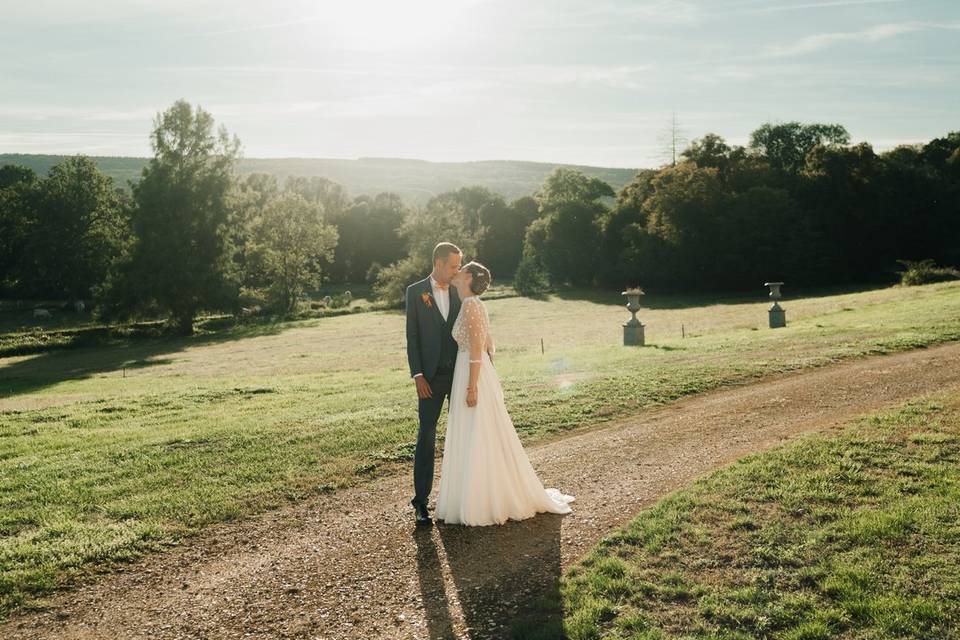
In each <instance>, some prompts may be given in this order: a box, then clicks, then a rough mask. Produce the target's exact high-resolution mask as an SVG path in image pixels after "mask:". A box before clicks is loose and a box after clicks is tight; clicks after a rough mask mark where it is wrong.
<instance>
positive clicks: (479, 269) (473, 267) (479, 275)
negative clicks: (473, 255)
mask: <svg viewBox="0 0 960 640" xmlns="http://www.w3.org/2000/svg"><path fill="white" fill-rule="evenodd" d="M463 268H464V269H466V270H467V271H469V272H470V275H471V276H473V277H472V278H471V279H470V291H473V293H474V295H480V294H481V293H483V292H484V291H486V290H487V287H489V286H490V269H487V268H486V267H485V266H483V265H482V264H480V263H479V262H476V261H475V260H471V261H470V262H468V263H467V264H465V265H463Z"/></svg>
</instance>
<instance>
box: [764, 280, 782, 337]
mask: <svg viewBox="0 0 960 640" xmlns="http://www.w3.org/2000/svg"><path fill="white" fill-rule="evenodd" d="M763 285H764V286H766V287H770V298H771V299H772V300H773V305H772V306H771V307H770V309H769V310H768V311H767V314H768V315H769V317H770V328H771V329H780V328H782V327H785V326H787V312H786V310H785V309H784V308H783V307H781V306H780V305H779V304H778V303H777V300H779V299H780V297H781V296H780V287H781V286H783V283H782V282H764V283H763Z"/></svg>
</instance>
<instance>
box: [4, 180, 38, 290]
mask: <svg viewBox="0 0 960 640" xmlns="http://www.w3.org/2000/svg"><path fill="white" fill-rule="evenodd" d="M38 184H39V180H38V178H37V174H36V173H34V172H33V170H31V169H28V168H27V167H21V166H18V165H12V164H8V165H4V166H2V167H0V291H13V290H19V291H20V292H21V293H24V290H23V283H22V281H21V273H22V267H23V257H24V255H25V252H24V248H25V246H26V242H27V239H28V238H29V237H30V236H31V234H32V232H33V231H32V230H33V229H34V228H35V227H36V224H37V220H38V216H37V213H36V193H37V189H38Z"/></svg>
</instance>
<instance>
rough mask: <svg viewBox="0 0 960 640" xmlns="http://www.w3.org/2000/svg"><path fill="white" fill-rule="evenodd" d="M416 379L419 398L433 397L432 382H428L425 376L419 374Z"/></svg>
mask: <svg viewBox="0 0 960 640" xmlns="http://www.w3.org/2000/svg"><path fill="white" fill-rule="evenodd" d="M414 381H415V382H416V383H417V397H418V398H420V399H421V400H426V399H427V398H432V397H433V389H431V388H430V383H429V382H427V381H426V379H425V378H424V377H423V376H417V377H416V378H414Z"/></svg>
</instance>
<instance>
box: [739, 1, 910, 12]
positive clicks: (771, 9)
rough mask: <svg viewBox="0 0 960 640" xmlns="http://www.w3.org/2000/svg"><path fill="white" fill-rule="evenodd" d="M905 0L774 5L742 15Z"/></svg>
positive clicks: (891, 2) (750, 10) (751, 10)
mask: <svg viewBox="0 0 960 640" xmlns="http://www.w3.org/2000/svg"><path fill="white" fill-rule="evenodd" d="M900 2H903V0H828V1H827V2H806V3H804V4H790V5H779V6H778V5H774V6H772V7H769V6H768V7H759V8H756V9H749V10H746V11H742V12H741V13H774V12H777V11H799V10H802V9H830V8H834V7H854V6H858V5H867V4H893V3H900Z"/></svg>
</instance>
